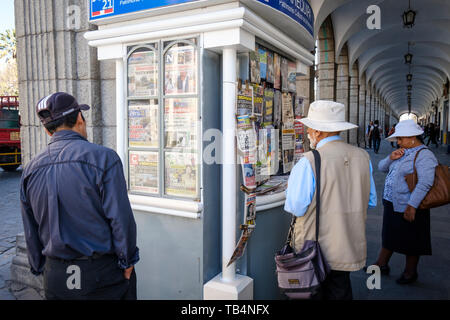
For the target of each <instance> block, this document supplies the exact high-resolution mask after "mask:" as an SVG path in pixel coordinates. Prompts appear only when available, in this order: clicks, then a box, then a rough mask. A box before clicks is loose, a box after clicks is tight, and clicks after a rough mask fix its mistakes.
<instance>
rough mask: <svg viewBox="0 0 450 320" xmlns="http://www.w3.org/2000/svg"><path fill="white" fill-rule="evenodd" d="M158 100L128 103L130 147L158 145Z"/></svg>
mask: <svg viewBox="0 0 450 320" xmlns="http://www.w3.org/2000/svg"><path fill="white" fill-rule="evenodd" d="M158 119H159V117H158V100H157V99H151V100H141V101H130V102H129V103H128V144H129V146H130V147H153V148H155V147H158V145H159V143H158V137H159V134H158V128H159V126H158Z"/></svg>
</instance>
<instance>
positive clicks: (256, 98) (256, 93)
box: [253, 85, 264, 116]
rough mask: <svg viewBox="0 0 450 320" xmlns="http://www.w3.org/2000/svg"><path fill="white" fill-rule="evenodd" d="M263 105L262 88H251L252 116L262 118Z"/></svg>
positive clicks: (256, 86) (257, 86) (255, 86)
mask: <svg viewBox="0 0 450 320" xmlns="http://www.w3.org/2000/svg"><path fill="white" fill-rule="evenodd" d="M263 105H264V87H262V86H259V85H254V86H253V114H254V115H256V116H262V113H263Z"/></svg>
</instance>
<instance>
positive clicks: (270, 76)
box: [266, 51, 275, 84]
mask: <svg viewBox="0 0 450 320" xmlns="http://www.w3.org/2000/svg"><path fill="white" fill-rule="evenodd" d="M273 63H274V62H273V52H272V51H267V78H266V81H267V82H270V83H272V84H273V83H274V82H275V70H274V64H273Z"/></svg>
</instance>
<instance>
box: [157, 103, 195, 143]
mask: <svg viewBox="0 0 450 320" xmlns="http://www.w3.org/2000/svg"><path fill="white" fill-rule="evenodd" d="M197 109H198V108H197V98H179V99H166V100H165V106H164V135H165V147H166V148H186V149H190V150H196V149H197V128H198V115H197Z"/></svg>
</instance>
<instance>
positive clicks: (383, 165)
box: [378, 155, 394, 172]
mask: <svg viewBox="0 0 450 320" xmlns="http://www.w3.org/2000/svg"><path fill="white" fill-rule="evenodd" d="M390 157H391V156H390V155H389V156H387V157H386V158H384V159H383V160H381V161H380V162H378V170H380V171H381V172H388V171H389V166H390V165H391V163H392V162H394V160H391V158H390Z"/></svg>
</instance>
